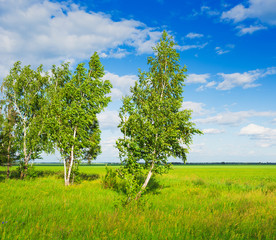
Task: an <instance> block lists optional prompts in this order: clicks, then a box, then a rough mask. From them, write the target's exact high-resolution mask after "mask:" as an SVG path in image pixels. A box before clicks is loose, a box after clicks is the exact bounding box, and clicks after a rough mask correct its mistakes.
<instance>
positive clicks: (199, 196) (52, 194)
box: [0, 166, 276, 240]
mask: <svg viewBox="0 0 276 240" xmlns="http://www.w3.org/2000/svg"><path fill="white" fill-rule="evenodd" d="M37 169H38V170H52V171H59V170H62V167H58V166H55V167H37ZM3 170H4V168H0V171H3ZM80 170H81V172H84V173H87V174H94V175H95V176H96V174H98V175H99V178H98V179H95V180H91V181H83V182H82V183H81V184H79V185H74V186H71V187H67V188H66V187H64V186H63V180H62V179H61V178H57V177H56V176H48V177H39V178H36V179H34V180H24V181H21V180H16V179H11V180H2V181H1V182H0V221H1V223H0V236H1V239H2V240H4V239H35V240H37V239H235V240H236V239H269V240H272V239H276V204H275V203H276V166H180V167H174V170H172V171H171V172H170V173H169V174H167V175H164V176H161V177H157V180H158V181H159V182H160V184H161V186H162V187H161V189H159V190H158V191H157V192H155V193H149V194H147V195H146V196H145V198H146V199H147V202H146V205H145V206H144V208H141V207H132V208H127V209H123V208H120V207H119V208H118V207H115V206H114V205H115V204H114V203H116V202H117V199H118V197H119V196H120V194H119V193H117V192H114V191H112V190H109V189H103V188H102V185H101V176H103V175H104V174H105V169H104V167H96V166H93V167H80Z"/></svg>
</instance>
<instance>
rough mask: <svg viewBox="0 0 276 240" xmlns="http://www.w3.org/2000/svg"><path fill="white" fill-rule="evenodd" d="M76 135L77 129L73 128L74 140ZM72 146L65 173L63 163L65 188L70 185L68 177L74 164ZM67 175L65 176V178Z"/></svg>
mask: <svg viewBox="0 0 276 240" xmlns="http://www.w3.org/2000/svg"><path fill="white" fill-rule="evenodd" d="M76 134H77V127H76V126H75V128H74V134H73V137H74V140H75V138H76ZM74 146H75V145H74V144H73V145H72V147H71V153H70V158H69V160H70V161H69V166H68V172H67V169H66V168H67V166H66V164H65V163H64V167H65V171H64V179H65V186H69V185H70V176H71V171H72V167H73V163H74ZM66 175H67V176H66Z"/></svg>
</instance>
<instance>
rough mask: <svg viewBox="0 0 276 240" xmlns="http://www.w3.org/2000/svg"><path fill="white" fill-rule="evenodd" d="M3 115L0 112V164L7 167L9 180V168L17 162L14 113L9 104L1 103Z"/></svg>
mask: <svg viewBox="0 0 276 240" xmlns="http://www.w3.org/2000/svg"><path fill="white" fill-rule="evenodd" d="M3 106H4V109H3V114H2V111H1V119H0V122H1V128H0V148H1V149H0V162H1V163H2V164H5V165H6V166H7V178H10V168H11V166H12V164H13V163H14V162H15V161H16V160H18V156H17V151H18V148H17V142H16V139H15V135H14V134H15V127H16V112H15V111H14V110H13V108H12V106H11V105H10V104H8V105H6V104H5V103H4V102H3Z"/></svg>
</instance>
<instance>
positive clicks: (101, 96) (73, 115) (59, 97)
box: [46, 52, 112, 184]
mask: <svg viewBox="0 0 276 240" xmlns="http://www.w3.org/2000/svg"><path fill="white" fill-rule="evenodd" d="M84 65H85V64H84V63H81V64H79V65H78V66H77V68H76V70H75V71H74V73H72V72H71V71H70V69H69V64H68V63H65V64H62V65H61V66H60V67H56V66H53V68H52V77H51V78H50V86H49V88H48V89H47V96H48V99H49V104H48V111H47V112H48V117H47V123H46V125H47V129H48V138H49V139H51V141H52V142H53V144H54V145H55V146H56V147H57V148H58V149H59V150H60V153H61V156H62V158H63V159H64V166H65V183H66V182H67V183H66V184H69V180H70V178H71V175H72V172H71V171H72V168H73V169H77V167H76V166H74V165H77V164H78V163H79V162H80V161H81V160H82V159H86V160H89V161H90V160H93V159H95V158H96V157H97V155H98V154H99V153H100V152H101V149H100V145H99V143H100V128H99V123H98V119H97V114H99V113H100V112H101V111H102V110H103V109H104V108H105V107H106V106H107V105H108V103H109V102H110V97H108V96H106V95H107V94H108V93H110V91H111V90H110V89H111V87H112V86H111V83H110V82H109V81H107V80H106V81H103V80H102V77H103V76H104V68H103V66H102V64H101V62H100V59H99V56H98V54H97V53H96V52H95V53H94V54H93V56H92V57H91V58H90V61H89V69H86V68H85V66H84ZM73 166H74V167H73ZM76 177H77V175H76Z"/></svg>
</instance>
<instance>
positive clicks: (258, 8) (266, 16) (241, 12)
mask: <svg viewBox="0 0 276 240" xmlns="http://www.w3.org/2000/svg"><path fill="white" fill-rule="evenodd" d="M247 18H255V19H259V20H260V21H262V22H263V23H267V24H270V25H276V1H275V0H249V6H248V7H245V6H244V5H243V4H239V5H237V6H235V7H233V8H232V9H230V10H229V11H227V12H223V13H222V15H221V19H226V20H233V21H234V22H235V23H237V22H241V21H243V20H245V19H247Z"/></svg>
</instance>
